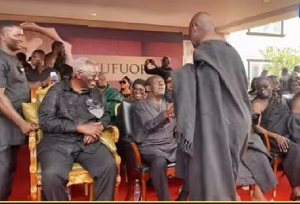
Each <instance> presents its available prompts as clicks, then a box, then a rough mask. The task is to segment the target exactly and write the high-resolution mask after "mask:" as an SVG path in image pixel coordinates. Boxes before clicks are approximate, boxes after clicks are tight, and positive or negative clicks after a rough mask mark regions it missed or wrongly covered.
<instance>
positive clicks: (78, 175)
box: [22, 93, 121, 201]
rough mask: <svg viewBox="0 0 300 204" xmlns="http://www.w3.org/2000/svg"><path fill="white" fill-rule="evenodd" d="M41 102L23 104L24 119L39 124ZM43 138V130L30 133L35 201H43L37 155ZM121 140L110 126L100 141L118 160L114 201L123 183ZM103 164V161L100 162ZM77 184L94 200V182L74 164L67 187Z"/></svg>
mask: <svg viewBox="0 0 300 204" xmlns="http://www.w3.org/2000/svg"><path fill="white" fill-rule="evenodd" d="M37 95H38V93H37ZM37 98H42V96H39V97H37ZM38 102H39V100H37V101H36V103H23V104H22V108H23V113H24V117H25V119H26V120H27V121H29V122H35V123H38V107H39V103H38ZM42 137H43V132H42V130H40V129H39V130H37V131H33V132H30V134H29V143H28V147H29V150H30V166H29V171H30V194H31V200H33V201H41V198H42V195H41V192H42V180H41V177H42V174H41V166H40V163H39V162H38V160H37V153H36V147H37V143H38V142H39V141H40V140H41V138H42ZM118 139H119V130H118V128H117V127H115V126H110V127H108V128H107V130H105V131H104V132H103V133H102V135H101V137H100V139H99V141H100V142H102V143H103V144H104V145H105V146H106V147H107V148H108V149H109V150H110V152H111V153H112V155H113V157H114V158H115V160H116V166H117V172H118V173H117V177H116V185H115V192H114V200H118V197H119V185H120V182H121V176H120V164H121V158H120V156H119V155H118V154H117V149H116V146H115V143H116V142H117V141H118ZM99 162H101V161H99ZM75 184H85V190H88V191H89V200H90V201H92V200H93V192H94V186H93V184H94V180H93V179H92V177H91V176H90V175H89V173H88V171H86V170H85V169H84V168H83V167H82V166H81V165H80V164H78V163H74V164H73V167H72V170H71V172H70V173H69V182H68V184H67V187H69V186H71V185H75Z"/></svg>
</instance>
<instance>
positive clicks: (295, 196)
mask: <svg viewBox="0 0 300 204" xmlns="http://www.w3.org/2000/svg"><path fill="white" fill-rule="evenodd" d="M291 200H293V201H300V191H299V189H298V188H297V187H296V188H293V189H292V195H291Z"/></svg>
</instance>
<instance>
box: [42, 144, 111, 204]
mask: <svg viewBox="0 0 300 204" xmlns="http://www.w3.org/2000/svg"><path fill="white" fill-rule="evenodd" d="M38 159H39V162H40V163H41V167H42V188H43V193H44V196H45V199H46V200H48V201H66V200H68V196H67V194H66V192H65V190H66V188H65V187H66V184H67V182H68V175H69V172H70V171H71V169H72V165H73V163H74V162H78V163H80V164H81V165H82V167H83V168H85V169H86V170H87V171H88V172H89V173H90V175H91V176H92V178H93V179H94V181H95V189H94V200H96V201H111V200H113V197H114V187H115V182H116V175H117V167H116V161H115V159H114V158H113V156H112V155H111V153H110V152H109V150H108V149H107V148H106V147H105V146H104V145H101V146H100V147H99V148H97V150H96V151H95V152H94V153H92V154H90V153H86V152H84V151H82V150H80V151H76V152H73V154H71V155H64V154H61V153H60V152H58V151H57V150H56V149H50V148H49V149H45V150H43V151H42V152H40V154H39V155H38Z"/></svg>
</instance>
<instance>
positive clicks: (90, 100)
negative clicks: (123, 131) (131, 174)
mask: <svg viewBox="0 0 300 204" xmlns="http://www.w3.org/2000/svg"><path fill="white" fill-rule="evenodd" d="M97 80H98V69H97V63H96V62H94V61H92V60H89V59H87V58H78V59H76V60H75V61H74V64H73V76H72V77H71V79H68V78H66V79H64V80H63V81H61V82H59V83H57V84H55V85H54V86H53V87H51V88H50V89H49V91H48V92H47V94H46V96H45V98H44V99H43V101H42V104H41V107H40V109H39V124H40V127H41V129H42V130H43V131H44V133H45V136H44V137H43V138H42V140H41V141H40V142H39V143H38V146H37V154H38V159H39V161H40V163H41V168H42V187H43V192H44V195H45V198H46V200H48V201H63V200H68V196H67V194H66V192H65V186H66V184H67V182H68V175H69V172H70V170H71V169H72V165H73V162H78V163H80V165H81V166H82V167H83V168H85V169H86V170H87V171H88V172H89V173H90V175H91V177H92V178H93V179H94V181H95V184H94V185H95V189H94V200H97V201H99V200H102V201H103V200H112V199H113V195H114V186H115V181H116V175H117V167H116V162H115V159H114V158H113V156H112V155H111V153H110V151H109V150H108V149H107V148H106V146H105V145H103V144H101V143H100V142H99V137H101V134H102V131H103V130H104V129H105V128H106V127H107V126H108V125H109V124H110V117H109V115H108V111H107V108H106V100H105V97H104V95H102V93H101V92H100V90H98V89H97V88H96V82H97Z"/></svg>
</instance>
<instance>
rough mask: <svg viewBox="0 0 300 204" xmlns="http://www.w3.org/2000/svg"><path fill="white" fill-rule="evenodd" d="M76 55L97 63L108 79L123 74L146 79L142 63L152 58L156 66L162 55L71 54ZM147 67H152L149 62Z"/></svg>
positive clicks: (121, 76)
mask: <svg viewBox="0 0 300 204" xmlns="http://www.w3.org/2000/svg"><path fill="white" fill-rule="evenodd" d="M73 56H74V59H76V58H78V57H88V58H89V59H92V60H95V61H96V62H98V63H99V68H100V71H101V72H103V73H104V74H105V75H106V78H107V79H108V80H109V81H117V80H120V79H122V78H123V77H124V76H128V77H129V78H130V79H131V80H135V79H137V78H142V79H147V78H148V77H149V76H151V75H148V74H146V73H145V71H144V63H145V61H146V60H147V59H153V60H154V61H155V64H156V65H157V66H161V59H162V57H139V56H110V55H73ZM148 67H149V68H153V66H152V65H150V64H149V66H148Z"/></svg>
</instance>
